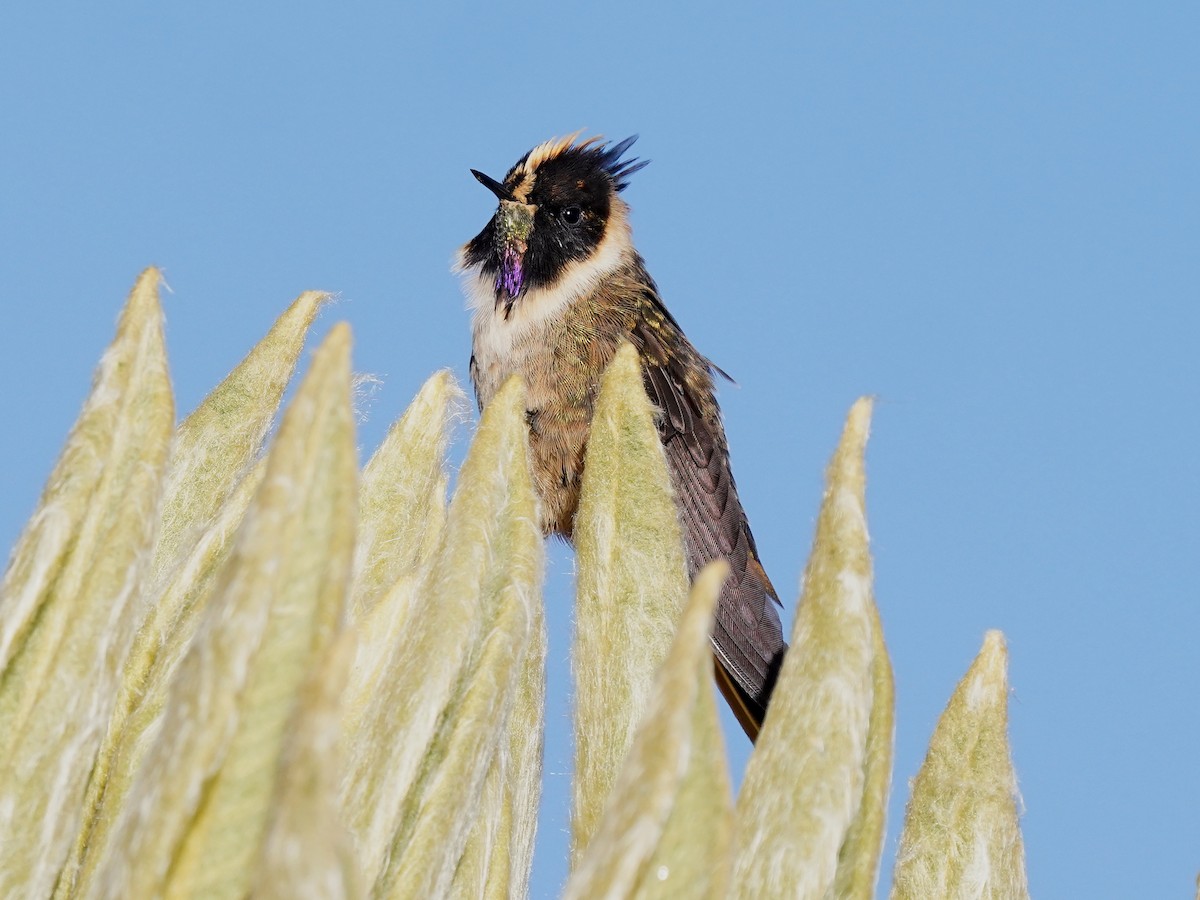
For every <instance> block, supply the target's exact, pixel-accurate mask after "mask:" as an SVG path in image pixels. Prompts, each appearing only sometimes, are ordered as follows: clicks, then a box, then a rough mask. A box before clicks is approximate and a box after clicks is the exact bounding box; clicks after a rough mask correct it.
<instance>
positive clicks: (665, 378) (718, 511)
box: [632, 296, 787, 738]
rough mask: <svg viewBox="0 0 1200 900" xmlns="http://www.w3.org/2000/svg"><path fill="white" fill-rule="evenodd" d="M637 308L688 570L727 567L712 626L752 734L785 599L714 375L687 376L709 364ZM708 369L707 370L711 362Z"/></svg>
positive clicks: (775, 663)
mask: <svg viewBox="0 0 1200 900" xmlns="http://www.w3.org/2000/svg"><path fill="white" fill-rule="evenodd" d="M650 299H651V300H652V302H653V304H654V305H655V306H657V308H658V309H659V310H661V311H662V313H663V314H664V315H663V316H662V317H661V318H657V320H655V318H654V317H650V318H647V317H639V321H638V323H637V325H636V326H635V328H634V333H633V335H632V337H633V340H634V342H635V344H636V345H637V347H638V349H639V351H640V352H641V355H642V365H643V375H644V379H645V385H646V391H647V393H648V394H649V396H650V399H651V400H652V401H653V402H654V403H655V404H656V405H657V406H658V408H659V409H660V410H661V411H662V415H661V416H660V418H659V422H658V428H659V434H660V436H661V438H662V442H663V449H664V451H665V452H666V457H667V465H668V466H669V468H670V471H671V480H672V484H673V486H674V489H675V495H676V502H677V504H678V506H679V518H680V523H681V525H682V528H683V535H684V547H685V552H686V555H687V561H688V570H689V573H690V575H691V576H692V577H695V575H696V573H697V572H698V571H699V570H700V569H701V568H702V567H703V566H704V565H705V564H706V563H708V562H711V561H712V560H714V559H721V558H724V559H726V560H727V561H728V562H729V565H730V569H731V575H730V577H729V579H728V580H727V581H726V582H725V585H724V587H723V589H722V591H721V598H720V600H719V602H718V604H717V613H716V622H715V625H714V629H713V648H714V650H715V653H716V657H717V661H718V664H719V665H718V673H717V674H718V679H717V680H718V684H719V685H720V686H721V688H722V691H723V692H724V693H725V695H726V697H727V699H728V700H729V701H730V703H731V705H732V706H733V708H734V711H735V713H737V714H738V718H739V720H740V721H741V723H742V726H743V727H744V728H745V729H746V731H747V733H748V734H749V735H750V736H751V737H752V738H753V737H754V736H755V735H756V734H757V732H758V726H759V725H760V724H761V722H762V717H763V715H764V714H765V712H766V707H767V703H768V701H769V699H770V695H771V690H772V688H773V687H774V684H775V678H776V676H777V675H778V671H779V664H780V662H781V661H782V658H783V653H784V651H785V650H786V649H787V645H786V644H785V643H784V640H783V628H782V625H781V623H780V618H779V607H780V603H779V598H778V596H777V595H776V593H775V589H774V588H773V587H772V586H771V582H770V579H768V578H767V574H766V572H765V571H763V568H762V565H761V564H760V563H759V560H758V549H757V548H756V547H755V544H754V536H753V535H752V534H751V533H750V525H749V523H748V522H747V520H746V514H745V512H744V511H743V509H742V504H741V501H740V500H739V499H738V495H737V487H736V485H735V484H734V480H733V472H732V470H731V469H730V465H729V451H728V449H727V445H726V442H725V434H724V429H723V427H722V425H721V419H720V414H719V412H718V411H717V406H716V401H715V399H714V398H713V396H712V387H711V378H707V379H703V381H704V384H703V385H702V386H697V383H696V382H697V379H696V378H695V377H694V375H693V377H692V378H690V379H689V377H688V374H689V369H692V370H693V371H694V368H695V367H697V366H700V367H705V369H706V367H707V361H706V360H704V359H703V357H701V356H700V355H699V354H698V353H696V351H695V349H694V348H693V347H692V346H691V344H690V343H688V341H687V339H686V338H685V337H684V336H683V334H682V332H680V331H679V330H678V326H677V325H675V322H674V320H673V319H671V318H670V317H669V314H666V310H665V309H664V308H663V307H662V305H661V303H660V301H658V298H657V296H651V297H650ZM706 371H707V369H706Z"/></svg>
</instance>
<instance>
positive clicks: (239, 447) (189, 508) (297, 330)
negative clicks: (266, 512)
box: [153, 291, 328, 633]
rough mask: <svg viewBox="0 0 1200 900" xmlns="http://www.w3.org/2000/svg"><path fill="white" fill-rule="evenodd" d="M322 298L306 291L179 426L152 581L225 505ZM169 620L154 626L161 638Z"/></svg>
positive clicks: (253, 452)
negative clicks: (156, 627)
mask: <svg viewBox="0 0 1200 900" xmlns="http://www.w3.org/2000/svg"><path fill="white" fill-rule="evenodd" d="M326 299H328V295H326V294H323V293H320V292H319V291H306V292H305V293H303V294H301V295H300V296H299V297H298V298H297V299H296V300H295V302H293V303H292V305H291V306H290V307H288V309H287V311H285V312H284V314H283V315H281V316H280V317H279V318H278V319H277V320H276V322H275V324H274V325H273V326H272V327H271V330H270V331H268V332H267V334H266V335H265V336H264V337H263V339H262V340H261V341H259V342H258V343H257V344H255V345H254V348H253V349H252V350H251V351H250V353H249V354H247V355H246V358H245V359H243V360H242V361H241V362H240V363H239V364H238V366H237V368H236V369H234V370H233V371H232V372H230V373H229V374H228V375H227V376H226V377H225V380H224V381H222V382H221V383H220V384H219V385H217V386H216V387H215V388H214V389H213V390H212V392H211V393H209V395H208V396H207V397H205V398H204V401H203V402H202V403H201V404H200V405H199V406H198V407H196V409H195V410H194V411H193V412H192V414H191V415H189V416H188V417H187V418H186V419H184V420H183V422H182V423H181V424H180V426H179V430H178V432H177V433H176V435H175V446H174V449H173V450H172V452H171V467H170V474H169V476H168V478H167V487H166V492H165V494H164V497H163V506H162V533H161V534H160V535H159V539H158V546H157V547H156V548H155V555H154V575H153V581H155V582H157V581H160V580H161V579H162V578H163V577H164V576H165V575H166V574H167V573H168V572H170V570H171V569H172V568H174V566H175V565H176V564H178V562H179V561H180V559H181V557H183V556H185V555H186V553H187V550H188V547H189V545H190V543H191V541H192V540H193V538H194V537H195V536H196V532H197V530H198V529H203V528H205V527H207V525H208V524H209V523H210V522H211V521H212V520H213V519H214V518H215V517H216V515H217V511H218V510H219V509H220V508H221V507H222V506H224V505H225V502H226V500H227V499H228V498H229V495H230V493H231V492H232V491H233V490H234V489H235V488H236V486H237V484H238V482H239V481H241V479H242V476H243V474H244V473H245V470H246V467H247V466H248V465H250V464H251V463H252V462H253V461H254V459H255V457H256V456H257V454H258V452H259V450H261V448H262V442H263V438H264V437H265V436H266V434H267V429H268V428H270V426H271V421H272V420H273V419H274V417H275V412H276V410H277V409H278V408H279V402H280V400H281V399H282V398H283V392H284V390H285V389H286V388H287V385H288V382H289V381H290V380H291V377H292V373H293V372H294V371H295V368H296V360H297V359H299V357H300V351H301V350H303V348H304V339H305V338H306V337H307V336H308V329H309V326H310V325H312V322H313V319H314V318H315V317H316V314H317V310H318V309H320V307H321V304H322V303H323V302H325V300H326ZM171 621H173V619H170V618H168V619H167V620H166V621H164V622H162V624H161V625H160V627H159V629H158V630H159V632H160V633H163V632H165V630H166V629H167V628H168V627H169V626H170V622H171Z"/></svg>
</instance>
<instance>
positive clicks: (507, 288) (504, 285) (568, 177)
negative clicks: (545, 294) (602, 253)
mask: <svg viewBox="0 0 1200 900" xmlns="http://www.w3.org/2000/svg"><path fill="white" fill-rule="evenodd" d="M635 140H637V136H636V135H635V136H634V137H629V138H626V139H625V140H623V141H620V142H618V143H616V144H608V143H605V141H604V140H603V139H602V138H599V137H593V138H588V139H587V140H584V141H580V140H579V133H578V132H577V133H575V134H573V135H570V136H568V137H565V138H555V139H554V140H550V141H546V142H545V143H544V144H539V145H538V146H536V147H534V148H533V149H532V150H530V151H529V152H528V153H526V154H525V155H524V156H522V157H521V158H520V159H519V160H517V163H516V165H514V166H513V167H512V168H511V169H509V170H508V174H507V175H505V176H504V180H503V181H497V180H496V179H494V178H490V177H489V176H487V175H484V174H483V173H482V172H477V171H475V170H474V169H472V170H471V174H472V175H474V176H475V177H476V178H477V179H478V180H479V182H480V183H481V184H482V185H483V186H484V187H486V188H487V189H488V190H490V191H491V192H492V193H493V194H495V195H496V198H497V199H498V200H499V201H500V207H499V208H498V209H497V210H496V214H495V215H494V216H492V218H491V221H489V222H488V223H487V225H486V226H484V229H483V231H481V232H479V234H477V235H476V236H475V237H474V238H473V239H472V240H471V241H470V242H468V243H467V244H466V246H464V247H463V249H462V253H461V256H460V264H461V266H462V268H464V269H469V270H471V269H473V270H477V271H479V272H480V273H481V275H483V276H484V277H487V278H491V279H494V284H495V291H496V294H495V299H496V304H497V306H499V305H501V304H504V305H505V306H506V307H508V308H511V307H512V304H513V303H515V302H516V301H517V299H518V298H519V297H521V296H522V295H523V294H524V293H526V292H527V291H530V290H536V289H541V288H553V287H554V286H555V285H556V284H557V283H559V282H561V281H563V280H564V279H566V278H568V277H570V275H571V274H572V272H573V271H576V270H578V269H579V268H580V267H582V266H586V265H587V264H588V262H589V261H590V260H592V259H593V257H595V256H596V254H597V253H598V252H599V250H600V247H601V245H602V244H604V242H605V237H606V236H608V235H609V232H610V228H611V227H613V226H614V222H615V220H618V219H619V224H620V226H621V227H622V228H623V227H625V215H624V213H625V207H624V204H623V202H622V201H621V200H620V198H619V197H618V196H617V195H618V194H619V193H620V192H621V191H623V190H624V189H625V186H626V184H627V183H628V181H627V180H628V178H629V176H630V175H632V174H633V173H634V172H636V171H637V170H638V169H641V168H642V167H643V166H645V165H646V164H647V163H646V162H643V161H640V160H637V159H628V160H626V159H622V156H623V155H624V153H625V151H627V150H628V149H629V148H630V146H632V144H633V142H634V141H635Z"/></svg>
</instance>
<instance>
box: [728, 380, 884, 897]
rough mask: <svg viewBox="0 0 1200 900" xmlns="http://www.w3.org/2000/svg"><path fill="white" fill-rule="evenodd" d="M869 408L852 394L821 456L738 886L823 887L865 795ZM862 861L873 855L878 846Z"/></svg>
mask: <svg viewBox="0 0 1200 900" xmlns="http://www.w3.org/2000/svg"><path fill="white" fill-rule="evenodd" d="M870 415H871V403H870V401H869V400H867V399H865V398H864V399H861V400H859V401H858V402H857V403H856V404H855V405H854V407H853V408H852V409H851V411H850V415H849V417H848V419H847V422H846V427H845V430H844V432H843V434H842V439H841V441H840V443H839V445H838V449H837V451H836V453H835V454H834V456H833V460H832V461H831V462H830V464H829V470H828V473H827V484H826V489H825V497H824V499H823V501H822V504H821V512H820V515H819V517H818V519H817V529H816V535H815V537H814V540H813V548H812V553H811V555H810V556H809V560H808V565H807V568H806V569H805V573H804V589H803V596H802V597H801V601H800V605H799V608H798V610H797V614H796V624H795V627H794V628H793V631H792V648H791V650H790V651H789V653H788V654H787V656H786V657H785V658H784V661H783V667H782V670H781V672H780V676H779V681H778V684H777V685H776V688H775V693H774V695H773V696H772V699H771V709H770V712H769V714H768V715H767V719H766V722H765V724H764V726H763V729H762V732H761V733H760V735H759V737H758V742H757V745H756V746H755V749H754V754H753V756H751V758H750V763H749V764H748V766H747V768H746V776H745V780H744V781H743V783H742V789H741V793H740V794H739V796H738V804H737V847H736V851H735V857H734V874H733V889H734V895H735V896H738V897H747V898H759V897H771V896H777V895H779V894H780V893H781V892H783V891H786V892H787V893H788V895H789V896H793V897H812V898H819V897H823V896H826V894H827V893H830V892H831V889H832V888H833V886H834V882H835V877H836V875H837V871H838V867H839V851H840V849H841V847H842V844H843V842H844V841H845V840H846V839H847V836H848V833H849V831H850V829H851V827H852V823H854V822H855V820H856V818H857V817H858V816H859V812H860V807H861V804H862V802H863V796H864V789H865V787H866V773H865V767H866V764H867V745H868V741H869V728H870V723H871V715H872V708H873V694H874V676H875V673H874V659H875V656H876V638H875V631H876V630H877V626H876V624H875V622H876V615H877V613H876V611H875V604H874V600H873V598H872V594H871V557H870V551H869V547H868V538H867V525H866V509H865V499H864V495H865V484H866V477H865V471H864V466H863V451H864V449H865V446H866V441H867V434H868V429H869V424H870ZM881 739H882V738H881ZM886 739H887V740H889V741H890V734H889V735H887V736H886ZM885 793H886V792H885ZM864 849H867V848H864ZM867 864H868V865H869V866H870V867H871V868H875V867H876V866H877V865H878V862H877V852H876V854H875V858H874V859H870V860H868V862H867Z"/></svg>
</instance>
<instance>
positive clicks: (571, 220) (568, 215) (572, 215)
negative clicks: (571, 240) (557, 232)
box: [559, 206, 583, 225]
mask: <svg viewBox="0 0 1200 900" xmlns="http://www.w3.org/2000/svg"><path fill="white" fill-rule="evenodd" d="M559 215H561V216H562V220H563V221H564V222H566V223H567V224H568V225H574V224H575V223H576V222H578V221H579V217H580V216H581V215H583V210H581V209H580V208H579V207H578V206H568V207H567V208H566V209H564V210H563V211H562V212H561V213H559Z"/></svg>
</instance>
